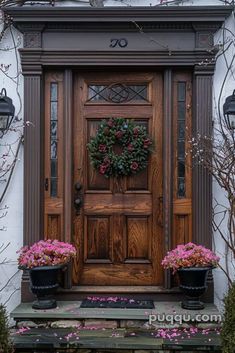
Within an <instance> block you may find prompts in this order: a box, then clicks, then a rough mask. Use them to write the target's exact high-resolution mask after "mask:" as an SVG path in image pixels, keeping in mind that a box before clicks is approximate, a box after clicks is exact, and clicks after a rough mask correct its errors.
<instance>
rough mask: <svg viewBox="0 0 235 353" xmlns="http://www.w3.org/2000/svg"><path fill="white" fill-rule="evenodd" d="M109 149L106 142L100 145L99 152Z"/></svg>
mask: <svg viewBox="0 0 235 353" xmlns="http://www.w3.org/2000/svg"><path fill="white" fill-rule="evenodd" d="M106 151H107V146H106V145H104V144H100V145H99V152H102V153H105V152H106Z"/></svg>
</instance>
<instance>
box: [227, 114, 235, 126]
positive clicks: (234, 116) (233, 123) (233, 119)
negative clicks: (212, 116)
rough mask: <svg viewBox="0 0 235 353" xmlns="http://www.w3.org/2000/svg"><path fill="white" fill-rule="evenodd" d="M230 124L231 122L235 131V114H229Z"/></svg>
mask: <svg viewBox="0 0 235 353" xmlns="http://www.w3.org/2000/svg"><path fill="white" fill-rule="evenodd" d="M228 122H229V125H230V128H231V129H235V115H234V114H228Z"/></svg>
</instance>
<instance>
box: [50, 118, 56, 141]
mask: <svg viewBox="0 0 235 353" xmlns="http://www.w3.org/2000/svg"><path fill="white" fill-rule="evenodd" d="M56 138H57V121H55V120H53V121H51V139H56Z"/></svg>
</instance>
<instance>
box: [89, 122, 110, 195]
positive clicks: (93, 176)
mask: <svg viewBox="0 0 235 353" xmlns="http://www.w3.org/2000/svg"><path fill="white" fill-rule="evenodd" d="M100 122H101V119H99V120H94V119H88V120H87V140H86V144H87V143H88V142H89V141H90V138H91V137H94V136H95V135H96V132H97V129H98V126H99V124H100ZM86 163H87V168H86V170H87V190H109V189H110V180H109V179H107V178H104V177H103V176H102V175H100V174H99V173H98V172H97V171H96V170H95V169H94V168H93V167H92V165H91V163H90V160H89V157H88V151H86Z"/></svg>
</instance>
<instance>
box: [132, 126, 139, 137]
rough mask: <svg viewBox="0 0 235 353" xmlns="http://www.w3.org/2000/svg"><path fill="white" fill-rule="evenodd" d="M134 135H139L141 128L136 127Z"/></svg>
mask: <svg viewBox="0 0 235 353" xmlns="http://www.w3.org/2000/svg"><path fill="white" fill-rule="evenodd" d="M133 134H134V135H138V134H139V128H138V127H134V129H133Z"/></svg>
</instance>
